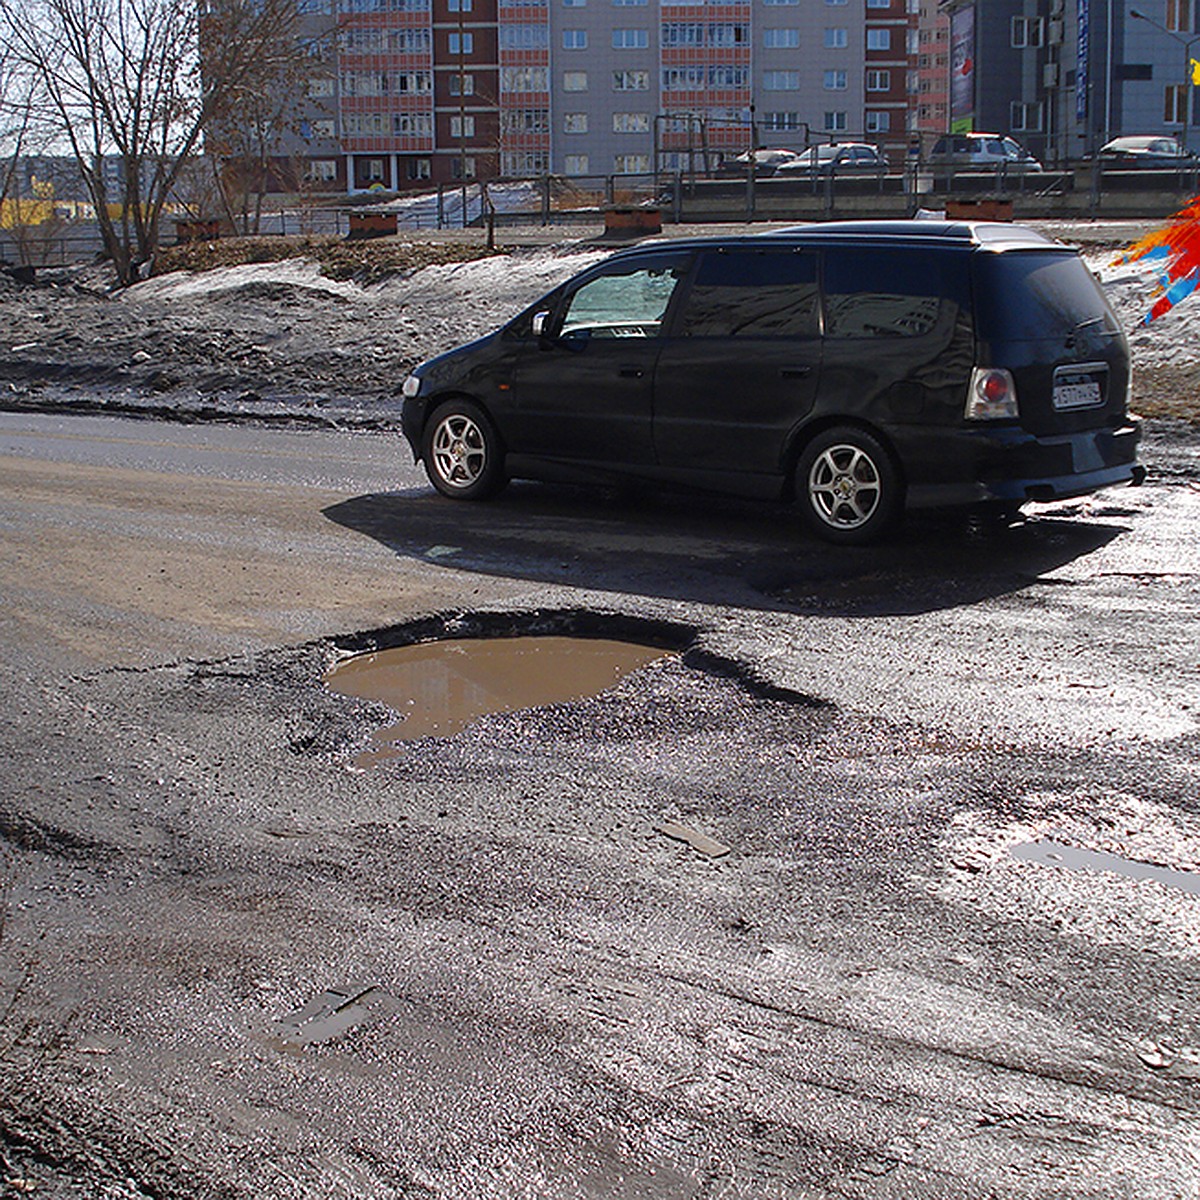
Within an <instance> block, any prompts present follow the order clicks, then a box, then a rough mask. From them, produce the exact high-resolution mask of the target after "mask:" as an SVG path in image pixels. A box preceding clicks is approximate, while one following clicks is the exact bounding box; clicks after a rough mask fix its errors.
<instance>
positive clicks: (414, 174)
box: [404, 158, 433, 179]
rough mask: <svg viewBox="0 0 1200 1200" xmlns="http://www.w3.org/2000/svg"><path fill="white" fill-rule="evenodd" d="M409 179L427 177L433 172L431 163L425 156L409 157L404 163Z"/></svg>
mask: <svg viewBox="0 0 1200 1200" xmlns="http://www.w3.org/2000/svg"><path fill="white" fill-rule="evenodd" d="M404 173H405V175H407V176H408V178H409V179H428V178H429V176H430V175H432V174H433V164H432V163H431V162H430V161H429V159H427V158H410V159H409V160H408V162H407V163H405V165H404Z"/></svg>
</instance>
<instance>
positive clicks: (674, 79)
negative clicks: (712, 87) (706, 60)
mask: <svg viewBox="0 0 1200 1200" xmlns="http://www.w3.org/2000/svg"><path fill="white" fill-rule="evenodd" d="M662 86H663V91H664V92H700V91H703V90H704V68H703V67H666V68H664V69H663V73H662Z"/></svg>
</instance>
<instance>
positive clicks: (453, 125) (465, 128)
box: [450, 117, 475, 138]
mask: <svg viewBox="0 0 1200 1200" xmlns="http://www.w3.org/2000/svg"><path fill="white" fill-rule="evenodd" d="M450 136H451V137H452V138H473V137H474V136H475V118H474V117H451V118H450Z"/></svg>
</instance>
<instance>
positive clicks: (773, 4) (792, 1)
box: [763, 0, 800, 8]
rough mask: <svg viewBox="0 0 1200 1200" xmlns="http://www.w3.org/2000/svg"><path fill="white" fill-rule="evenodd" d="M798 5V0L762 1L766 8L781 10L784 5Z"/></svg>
mask: <svg viewBox="0 0 1200 1200" xmlns="http://www.w3.org/2000/svg"><path fill="white" fill-rule="evenodd" d="M799 3H800V0H763V4H765V5H766V6H767V7H768V8H782V7H784V6H785V5H796V4H799Z"/></svg>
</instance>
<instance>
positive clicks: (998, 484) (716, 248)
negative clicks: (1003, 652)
mask: <svg viewBox="0 0 1200 1200" xmlns="http://www.w3.org/2000/svg"><path fill="white" fill-rule="evenodd" d="M1128 389H1129V348H1128V344H1127V342H1126V339H1125V335H1124V333H1123V332H1122V331H1121V327H1120V325H1119V324H1118V322H1117V319H1116V317H1115V316H1114V315H1113V312H1112V310H1111V309H1110V308H1109V306H1108V304H1107V302H1106V301H1105V298H1104V295H1103V293H1102V291H1101V290H1100V287H1099V285H1098V283H1097V282H1096V279H1095V278H1094V276H1093V275H1092V274H1091V272H1090V271H1089V270H1088V269H1087V267H1086V265H1085V264H1084V263H1083V261H1082V259H1081V258H1080V256H1079V254H1078V252H1077V251H1076V250H1074V249H1071V248H1069V247H1067V246H1064V245H1062V244H1060V243H1057V242H1054V241H1051V240H1049V239H1047V238H1045V237H1043V236H1042V235H1041V234H1039V233H1036V232H1034V231H1032V230H1029V229H1024V228H1022V227H1020V226H1014V225H1009V224H1000V223H984V222H977V223H971V222H953V221H877V222H830V223H827V224H822V225H811V226H801V227H798V228H795V229H791V230H787V231H784V232H772V233H769V234H758V235H750V236H739V237H726V238H704V239H700V238H696V239H687V240H680V241H657V242H653V243H648V244H642V245H640V246H637V247H634V248H631V249H627V250H623V251H620V252H618V253H616V254H613V255H612V256H611V257H609V258H607V259H605V260H604V261H603V262H601V263H599V264H598V265H595V266H592V267H590V268H588V269H587V270H585V271H582V272H581V273H580V274H578V275H576V276H575V277H574V278H573V279H571V280H569V281H568V282H566V283H564V284H562V285H561V286H560V287H558V288H556V289H555V290H554V291H553V292H551V293H550V294H549V295H546V296H543V297H542V298H541V299H540V300H538V301H537V302H536V303H535V304H531V305H530V306H529V307H528V308H527V309H526V310H525V311H524V312H523V313H521V314H520V315H519V316H517V317H516V318H514V319H513V320H512V321H510V322H509V323H508V324H507V325H505V326H504V327H503V328H501V329H499V330H497V331H496V332H495V333H492V334H489V335H488V336H486V337H484V338H481V339H479V340H478V341H475V342H472V343H471V344H469V345H466V346H462V347H460V348H458V349H456V350H451V351H450V352H448V353H446V354H443V355H440V356H439V357H437V358H434V359H431V360H430V361H428V362H426V363H423V364H421V365H420V366H418V367H417V368H416V369H415V370H414V371H413V372H412V374H411V375H409V377H408V378H407V379H406V380H405V382H404V388H403V391H404V395H405V397H406V399H405V403H404V410H403V428H404V433H405V436H406V438H407V440H408V442H409V443H410V445H411V447H412V449H413V452H414V454H415V455H416V456H417V457H418V458H419V459H420V460H422V461H423V462H424V465H425V469H426V471H427V472H428V475H429V478H430V480H431V481H432V483H433V485H434V486H435V487H436V488H437V489H438V491H440V492H442V493H443V494H444V495H446V496H451V497H454V498H457V499H463V500H476V499H482V498H484V497H486V496H489V495H492V494H494V493H495V492H496V491H497V490H498V489H499V488H500V487H502V486H503V484H504V483H505V481H506V480H507V479H509V478H510V477H523V478H533V479H560V480H575V481H583V482H592V483H596V482H605V481H612V480H615V479H619V478H626V479H628V478H637V479H641V480H645V481H650V482H655V483H660V484H670V485H678V484H683V485H691V486H696V487H701V488H706V489H709V490H712V491H716V492H723V493H726V494H730V495H739V496H748V497H759V498H762V499H771V500H781V501H788V502H790V501H795V503H796V504H797V505H798V507H799V511H800V513H801V514H802V515H803V518H804V520H805V521H806V522H807V523H808V525H809V527H810V528H811V529H812V531H813V532H815V533H816V534H817V535H819V536H820V537H822V538H825V539H827V540H829V541H832V542H841V543H864V542H868V541H871V540H873V539H875V538H878V537H880V536H882V535H883V534H885V533H887V532H888V531H889V530H890V529H891V528H893V527H894V525H895V524H896V522H897V521H898V520H899V519H900V517H901V514H902V513H903V511H904V509H905V508H906V507H908V508H916V507H927V506H951V505H988V506H991V507H992V508H996V509H1001V510H1004V511H1013V510H1015V509H1016V508H1017V507H1019V506H1020V505H1021V504H1023V503H1025V502H1026V501H1030V500H1055V499H1059V498H1061V497H1065V496H1077V495H1081V494H1084V493H1087V492H1091V491H1094V490H1096V489H1098V488H1102V487H1107V486H1109V485H1111V484H1117V483H1125V482H1135V483H1139V482H1141V478H1142V475H1143V471H1142V468H1140V467H1139V466H1138V465H1137V463H1136V457H1135V447H1136V445H1137V441H1138V434H1139V429H1138V425H1137V422H1136V421H1135V420H1133V419H1131V418H1130V417H1129V416H1128V415H1127V413H1126V398H1127V393H1128Z"/></svg>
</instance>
